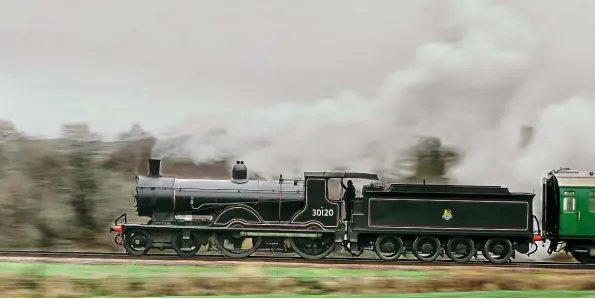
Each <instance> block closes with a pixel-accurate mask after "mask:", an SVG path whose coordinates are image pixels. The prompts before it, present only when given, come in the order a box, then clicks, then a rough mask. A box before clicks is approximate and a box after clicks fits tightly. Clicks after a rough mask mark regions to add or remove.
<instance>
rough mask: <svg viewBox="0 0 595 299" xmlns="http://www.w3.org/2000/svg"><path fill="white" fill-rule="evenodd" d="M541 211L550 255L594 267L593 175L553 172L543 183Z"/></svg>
mask: <svg viewBox="0 0 595 299" xmlns="http://www.w3.org/2000/svg"><path fill="white" fill-rule="evenodd" d="M543 199H544V206H543V209H542V214H543V215H542V217H543V226H544V233H545V237H546V238H547V239H548V240H550V241H551V243H550V247H549V253H550V254H551V253H552V252H556V251H560V250H565V251H566V252H568V253H570V254H572V255H573V256H574V258H575V259H576V260H577V261H579V262H581V263H584V264H595V173H594V172H582V171H575V170H570V169H563V168H561V169H559V170H556V171H552V172H550V173H549V174H548V176H547V177H546V178H544V180H543Z"/></svg>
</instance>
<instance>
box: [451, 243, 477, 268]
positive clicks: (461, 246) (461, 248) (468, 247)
mask: <svg viewBox="0 0 595 299" xmlns="http://www.w3.org/2000/svg"><path fill="white" fill-rule="evenodd" d="M475 252H476V250H475V243H473V240H471V239H469V238H466V237H455V238H452V239H450V240H449V241H448V243H447V244H446V255H447V256H448V257H449V258H450V259H451V260H453V261H455V262H457V263H466V262H468V261H469V260H471V258H473V255H475Z"/></svg>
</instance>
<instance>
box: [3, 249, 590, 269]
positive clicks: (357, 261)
mask: <svg viewBox="0 0 595 299" xmlns="http://www.w3.org/2000/svg"><path fill="white" fill-rule="evenodd" d="M3 256H4V257H8V256H12V257H52V258H80V259H83V258H87V259H132V260H153V261H167V260H172V261H176V260H177V261H181V260H189V261H214V262H215V261H217V262H218V261H222V262H224V261H233V262H246V263H252V262H254V263H267V264H275V263H290V264H292V263H295V264H322V265H343V266H353V265H361V266H364V265H377V266H385V267H386V266H430V267H431V266H448V265H450V266H457V267H458V266H470V267H473V266H480V267H516V268H552V269H584V270H590V269H594V270H595V265H584V264H581V263H578V262H565V263H562V262H546V261H540V262H535V261H516V262H515V261H511V262H508V263H503V264H493V263H490V262H488V261H487V260H486V261H483V260H472V261H469V262H467V263H462V264H461V263H455V262H453V261H451V260H436V261H434V262H420V261H418V260H416V259H399V260H397V261H392V262H387V261H382V260H380V259H374V258H356V257H353V258H352V257H330V258H325V259H319V260H309V259H303V258H299V257H293V256H278V255H267V256H264V255H252V256H249V257H246V258H240V259H234V258H228V257H225V256H222V255H220V254H217V253H215V254H205V253H199V254H198V255H196V256H195V257H192V258H187V257H179V256H177V255H175V254H162V253H152V254H151V253H150V254H146V255H144V256H132V255H129V254H127V253H125V252H85V251H47V250H0V257H3Z"/></svg>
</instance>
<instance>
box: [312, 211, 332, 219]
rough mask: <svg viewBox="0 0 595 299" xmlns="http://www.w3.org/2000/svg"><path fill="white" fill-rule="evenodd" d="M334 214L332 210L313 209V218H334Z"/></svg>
mask: <svg viewBox="0 0 595 299" xmlns="http://www.w3.org/2000/svg"><path fill="white" fill-rule="evenodd" d="M334 213H335V212H334V211H333V210H332V209H312V216H322V217H328V216H333V214H334Z"/></svg>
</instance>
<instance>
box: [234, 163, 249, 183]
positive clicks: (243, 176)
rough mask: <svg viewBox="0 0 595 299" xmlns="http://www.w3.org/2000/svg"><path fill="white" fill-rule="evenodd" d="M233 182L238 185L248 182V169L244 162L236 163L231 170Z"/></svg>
mask: <svg viewBox="0 0 595 299" xmlns="http://www.w3.org/2000/svg"><path fill="white" fill-rule="evenodd" d="M231 180H232V181H233V182H236V183H243V182H246V181H248V168H247V167H246V165H244V161H236V165H234V166H233V169H232V170H231Z"/></svg>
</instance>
